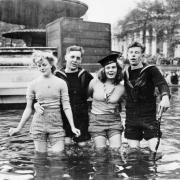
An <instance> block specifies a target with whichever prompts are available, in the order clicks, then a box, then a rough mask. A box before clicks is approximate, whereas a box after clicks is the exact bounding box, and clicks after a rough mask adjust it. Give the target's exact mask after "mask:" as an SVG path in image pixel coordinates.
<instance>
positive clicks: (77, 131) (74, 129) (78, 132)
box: [71, 127, 81, 137]
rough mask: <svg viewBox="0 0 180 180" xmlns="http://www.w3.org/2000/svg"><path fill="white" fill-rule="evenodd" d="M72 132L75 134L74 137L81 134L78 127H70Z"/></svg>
mask: <svg viewBox="0 0 180 180" xmlns="http://www.w3.org/2000/svg"><path fill="white" fill-rule="evenodd" d="M71 130H72V132H73V133H74V134H75V135H76V137H79V136H80V135H81V132H80V130H79V129H77V128H75V127H74V128H71Z"/></svg>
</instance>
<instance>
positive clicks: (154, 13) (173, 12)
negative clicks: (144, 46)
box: [118, 0, 180, 41]
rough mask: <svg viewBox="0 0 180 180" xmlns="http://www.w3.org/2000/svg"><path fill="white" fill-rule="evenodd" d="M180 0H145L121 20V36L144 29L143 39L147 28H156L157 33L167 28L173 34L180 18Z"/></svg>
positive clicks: (169, 33) (119, 24)
mask: <svg viewBox="0 0 180 180" xmlns="http://www.w3.org/2000/svg"><path fill="white" fill-rule="evenodd" d="M179 9H180V1H179V0H164V1H162V0H154V1H149V0H143V1H142V2H140V3H137V6H136V7H135V8H134V9H133V10H132V11H131V12H130V13H128V14H127V16H126V17H125V19H124V20H123V21H122V20H121V21H119V23H118V26H119V27H121V32H120V34H119V35H120V36H124V35H125V34H127V33H129V32H131V31H135V30H138V29H141V30H143V41H144V40H145V33H146V30H147V29H152V28H153V29H154V30H155V31H156V33H161V32H162V31H163V30H167V32H168V35H169V36H170V35H172V34H173V30H174V28H175V27H176V25H177V24H178V21H179V20H180V12H179Z"/></svg>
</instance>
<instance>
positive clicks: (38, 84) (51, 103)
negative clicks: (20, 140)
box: [26, 76, 70, 145]
mask: <svg viewBox="0 0 180 180" xmlns="http://www.w3.org/2000/svg"><path fill="white" fill-rule="evenodd" d="M26 98H27V99H32V100H34V99H36V101H37V102H38V103H39V104H40V105H41V106H42V107H43V108H44V113H43V114H42V115H41V114H39V113H38V112H35V114H34V116H33V120H32V123H31V127H30V133H31V137H32V138H33V140H35V141H43V142H47V141H50V143H51V145H53V144H55V143H56V142H58V141H60V140H64V136H65V132H64V129H63V122H62V118H61V112H60V109H59V107H60V103H62V106H63V109H64V110H66V109H70V103H69V95H68V88H67V84H66V82H65V81H64V80H62V79H59V78H57V77H55V76H52V77H51V78H42V77H40V78H38V79H35V80H34V81H32V82H31V83H30V85H29V86H28V89H27V93H26Z"/></svg>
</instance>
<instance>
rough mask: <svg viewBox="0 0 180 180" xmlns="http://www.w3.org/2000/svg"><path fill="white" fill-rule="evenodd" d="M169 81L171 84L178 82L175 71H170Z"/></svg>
mask: <svg viewBox="0 0 180 180" xmlns="http://www.w3.org/2000/svg"><path fill="white" fill-rule="evenodd" d="M171 83H172V84H178V83H179V77H178V75H177V73H176V72H172V73H171Z"/></svg>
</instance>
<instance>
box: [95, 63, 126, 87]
mask: <svg viewBox="0 0 180 180" xmlns="http://www.w3.org/2000/svg"><path fill="white" fill-rule="evenodd" d="M116 66H117V74H116V76H115V79H114V85H117V84H119V83H120V82H121V81H122V79H123V74H122V68H121V66H120V65H119V64H118V63H117V62H116ZM98 79H99V80H100V81H101V82H102V83H105V82H106V80H107V76H106V73H105V67H103V68H101V69H100V70H99V72H98Z"/></svg>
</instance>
